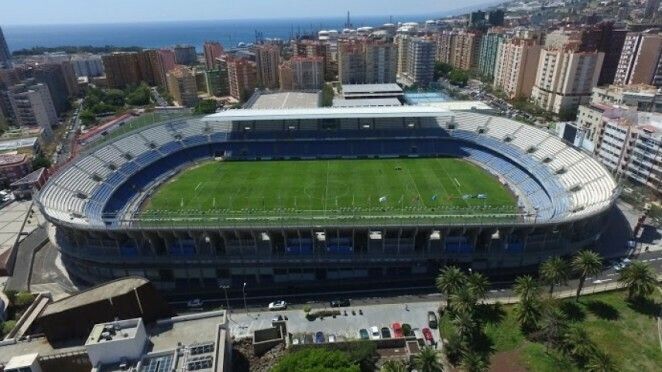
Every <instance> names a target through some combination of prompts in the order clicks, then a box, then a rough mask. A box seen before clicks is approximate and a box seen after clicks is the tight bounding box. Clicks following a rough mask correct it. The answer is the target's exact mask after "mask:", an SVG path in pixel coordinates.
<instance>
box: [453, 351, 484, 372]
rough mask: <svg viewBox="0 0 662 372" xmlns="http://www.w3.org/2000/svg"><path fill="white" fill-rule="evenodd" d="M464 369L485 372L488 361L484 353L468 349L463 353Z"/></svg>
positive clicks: (461, 364) (470, 371) (468, 371)
mask: <svg viewBox="0 0 662 372" xmlns="http://www.w3.org/2000/svg"><path fill="white" fill-rule="evenodd" d="M460 366H461V367H462V369H463V370H464V371H466V372H483V371H486V370H487V367H488V365H487V362H486V360H485V358H483V356H482V355H480V354H479V353H477V352H475V351H467V352H465V353H463V354H462V362H461V363H460Z"/></svg>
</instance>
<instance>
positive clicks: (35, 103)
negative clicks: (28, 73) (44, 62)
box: [9, 79, 58, 137]
mask: <svg viewBox="0 0 662 372" xmlns="http://www.w3.org/2000/svg"><path fill="white" fill-rule="evenodd" d="M9 101H10V102H11V106H12V110H13V115H14V120H15V121H16V124H18V125H19V126H29V127H40V128H42V129H43V130H44V131H45V134H46V136H47V137H50V133H52V129H51V128H52V127H53V126H54V125H57V122H58V119H57V113H56V111H55V106H54V105H53V100H52V99H51V94H50V92H49V91H48V86H47V85H46V84H42V83H38V82H37V81H36V80H35V79H27V80H26V81H25V82H23V83H22V84H17V85H14V86H12V87H11V88H9Z"/></svg>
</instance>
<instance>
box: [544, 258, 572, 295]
mask: <svg viewBox="0 0 662 372" xmlns="http://www.w3.org/2000/svg"><path fill="white" fill-rule="evenodd" d="M569 276H570V270H569V267H568V264H567V263H566V262H565V261H564V260H563V259H562V258H561V257H552V258H550V259H549V260H547V261H545V262H543V263H542V265H540V278H541V279H542V281H543V282H544V283H546V284H548V285H549V297H552V294H553V293H554V286H556V285H560V284H565V283H566V282H567V281H568V277H569Z"/></svg>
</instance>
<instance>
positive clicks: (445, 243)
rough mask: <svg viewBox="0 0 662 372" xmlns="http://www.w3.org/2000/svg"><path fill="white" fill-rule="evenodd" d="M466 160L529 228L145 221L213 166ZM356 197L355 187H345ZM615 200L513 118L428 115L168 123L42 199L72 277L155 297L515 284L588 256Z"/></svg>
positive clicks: (110, 148)
mask: <svg viewBox="0 0 662 372" xmlns="http://www.w3.org/2000/svg"><path fill="white" fill-rule="evenodd" d="M432 156H435V157H440V156H443V157H457V158H463V159H465V160H467V161H470V162H473V163H475V164H478V165H480V166H481V167H482V168H483V169H485V170H486V171H488V172H490V173H492V174H493V175H494V176H495V177H497V178H498V180H499V181H500V182H502V183H503V184H505V185H507V186H508V187H509V188H510V190H511V191H512V192H513V193H514V194H515V195H516V196H517V199H518V205H519V211H520V212H519V213H517V214H515V215H507V216H505V215H499V214H495V213H491V212H485V213H478V214H476V213H474V214H471V215H461V214H458V215H448V214H444V213H441V212H439V214H437V215H434V214H433V215H426V216H417V215H409V216H398V217H397V218H396V217H393V218H384V217H383V216H382V217H381V218H379V219H375V218H367V217H366V218H361V216H359V217H357V216H352V218H344V217H343V216H342V215H336V216H333V217H332V218H331V217H328V216H327V217H328V218H322V217H323V216H319V217H317V218H315V217H314V216H313V217H311V216H307V217H296V216H292V215H290V214H288V215H287V216H285V215H283V216H280V217H279V216H275V217H274V216H273V215H272V216H271V217H269V218H259V217H251V215H250V211H247V213H246V215H245V216H241V217H237V216H236V215H232V216H224V215H201V214H198V215H197V216H196V215H179V216H177V215H174V216H173V215H168V216H162V217H158V218H145V217H144V215H143V214H142V212H141V206H142V205H143V204H144V203H145V200H147V199H148V198H149V196H150V194H151V193H152V192H153V191H154V190H155V189H156V188H158V187H159V186H160V185H162V184H163V183H164V182H166V181H167V180H169V179H171V178H172V177H174V176H176V175H177V174H178V172H179V171H180V170H182V169H185V168H188V167H190V166H192V165H194V164H197V163H199V162H200V161H203V160H209V159H225V160H233V159H242V160H254V161H267V160H269V159H315V158H318V159H328V158H373V157H432ZM348 182H351V180H350V181H348ZM617 195H618V187H617V184H616V183H615V182H614V180H613V178H612V177H611V175H610V174H609V172H608V171H607V170H605V169H604V168H603V167H602V166H601V165H600V164H599V163H598V162H597V161H596V160H594V159H593V158H592V157H591V156H589V155H587V154H585V153H583V152H580V151H578V150H576V149H575V148H572V147H571V146H569V145H567V144H566V143H564V142H563V141H562V140H561V139H559V138H558V137H555V136H554V135H552V134H550V133H548V132H546V131H544V130H541V129H537V128H535V127H532V126H529V125H526V124H523V123H519V122H516V121H513V120H510V119H506V118H502V117H497V116H490V115H485V114H479V113H475V112H449V111H445V110H442V109H438V108H434V107H425V106H402V107H357V108H323V109H322V108H317V109H293V110H229V111H224V112H221V113H218V114H214V115H210V116H207V117H205V118H185V119H181V118H180V119H172V120H167V121H164V122H161V123H157V124H154V125H151V126H146V127H143V128H141V129H138V130H136V131H133V132H130V133H126V134H124V135H122V136H119V137H117V138H114V139H112V140H108V141H105V142H104V143H102V144H100V145H97V146H96V147H94V148H91V149H90V150H88V151H87V152H86V153H84V154H82V155H80V156H79V157H78V158H77V159H75V160H74V161H72V162H71V163H70V164H68V165H67V166H66V167H64V168H63V169H61V170H60V171H59V172H58V173H57V174H56V175H55V176H53V177H51V179H50V180H49V182H48V184H47V185H46V186H45V187H44V188H43V189H42V190H41V192H40V193H39V195H38V197H37V201H38V205H39V206H40V209H41V211H42V212H43V214H44V216H46V218H47V219H48V221H49V222H50V229H49V234H50V239H51V241H52V242H53V243H54V244H55V245H56V246H57V247H59V249H60V251H61V253H62V257H63V261H64V263H65V265H66V266H67V268H68V270H69V271H70V272H71V273H72V274H73V275H75V276H77V277H78V278H81V279H84V280H86V281H89V282H100V281H106V280H109V279H113V278H118V277H122V276H126V275H140V276H143V277H146V278H148V279H150V280H152V281H153V282H155V283H156V284H157V285H158V286H160V287H161V288H174V289H182V290H186V289H190V288H217V286H218V285H219V284H222V283H224V284H230V285H235V286H241V283H244V282H247V283H250V284H255V285H259V286H261V287H270V286H274V287H288V288H292V287H296V286H319V285H325V284H330V285H338V284H340V283H359V282H361V283H366V284H367V283H370V282H383V281H386V280H388V281H399V280H401V281H409V280H412V279H416V278H420V279H425V278H429V277H432V276H434V275H435V274H436V273H437V272H438V270H439V268H440V267H442V266H443V265H447V264H456V265H461V266H464V267H471V268H473V269H474V270H480V271H484V272H486V273H488V274H493V273H497V274H499V273H504V272H514V271H518V270H522V269H523V268H527V267H532V266H535V265H536V264H538V263H539V262H541V261H542V260H544V259H546V258H548V257H550V256H554V255H560V256H566V255H570V254H572V253H573V252H575V251H577V250H578V249H580V248H583V247H586V246H590V245H591V244H592V243H594V242H595V241H596V240H597V239H598V238H599V236H600V234H601V232H602V230H603V228H604V227H605V226H606V218H607V211H608V210H609V209H610V207H611V206H612V204H613V202H614V200H615V198H616V197H617Z"/></svg>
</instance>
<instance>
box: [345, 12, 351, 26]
mask: <svg viewBox="0 0 662 372" xmlns="http://www.w3.org/2000/svg"><path fill="white" fill-rule="evenodd" d="M345 28H352V21H351V18H350V16H349V10H348V11H347V21H345Z"/></svg>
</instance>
